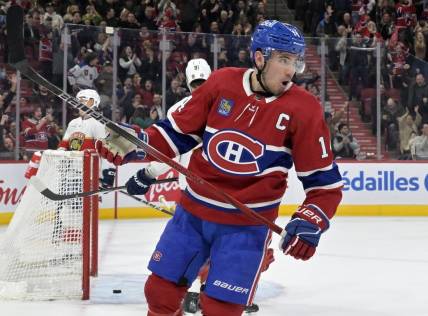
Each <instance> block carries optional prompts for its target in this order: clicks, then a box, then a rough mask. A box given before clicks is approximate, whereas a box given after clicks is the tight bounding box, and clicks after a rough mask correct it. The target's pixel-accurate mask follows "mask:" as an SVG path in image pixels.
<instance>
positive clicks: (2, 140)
mask: <svg viewBox="0 0 428 316" xmlns="http://www.w3.org/2000/svg"><path fill="white" fill-rule="evenodd" d="M8 123H9V115H7V114H3V115H2V116H1V119H0V158H2V159H12V158H13V152H14V144H13V141H12V139H11V138H10V137H7V136H6V130H7V125H8Z"/></svg>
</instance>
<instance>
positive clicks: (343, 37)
mask: <svg viewBox="0 0 428 316" xmlns="http://www.w3.org/2000/svg"><path fill="white" fill-rule="evenodd" d="M337 33H338V34H339V36H340V38H339V39H338V40H337V42H336V46H335V50H336V51H337V52H338V54H339V83H340V84H347V82H348V67H349V66H348V63H347V60H346V58H347V54H348V33H347V31H346V28H345V26H343V25H340V26H339V27H338V28H337Z"/></svg>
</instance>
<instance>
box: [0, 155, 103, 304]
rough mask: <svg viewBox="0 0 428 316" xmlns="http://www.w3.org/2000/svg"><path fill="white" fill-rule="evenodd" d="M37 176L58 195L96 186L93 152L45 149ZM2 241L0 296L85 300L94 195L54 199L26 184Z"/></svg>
mask: <svg viewBox="0 0 428 316" xmlns="http://www.w3.org/2000/svg"><path fill="white" fill-rule="evenodd" d="M37 177H38V178H40V180H41V181H43V183H45V184H46V185H47V187H48V188H49V189H51V190H52V191H54V192H56V193H59V194H72V193H77V192H82V191H89V190H96V189H98V181H99V180H98V179H99V158H98V156H97V154H96V153H95V152H94V151H82V152H76V151H61V150H57V151H55V150H46V151H44V152H43V155H42V159H41V162H40V168H39V170H38V172H37ZM2 237H3V238H2V239H1V242H0V300H5V299H18V300H53V299H73V298H74V299H79V298H80V299H89V296H90V276H91V275H92V276H96V275H97V272H98V271H97V264H98V260H97V258H98V196H90V197H84V198H73V199H68V200H63V201H52V200H49V199H47V198H46V197H44V196H43V195H41V194H40V193H39V192H38V191H37V190H36V189H35V188H33V187H32V185H28V186H27V188H26V190H25V193H24V195H23V197H22V199H21V201H20V203H19V205H18V207H17V209H16V211H15V213H14V215H13V218H12V220H11V222H10V223H9V226H8V227H7V229H6V231H5V233H4V234H3V236H2Z"/></svg>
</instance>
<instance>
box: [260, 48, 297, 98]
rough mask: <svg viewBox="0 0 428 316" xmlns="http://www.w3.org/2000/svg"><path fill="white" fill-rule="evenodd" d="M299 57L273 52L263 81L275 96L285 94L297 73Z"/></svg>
mask: <svg viewBox="0 0 428 316" xmlns="http://www.w3.org/2000/svg"><path fill="white" fill-rule="evenodd" d="M297 60H298V56H297V55H295V54H290V53H283V52H276V51H274V52H272V56H271V58H269V60H268V62H267V65H266V68H265V71H264V75H263V79H264V84H265V86H266V87H267V88H268V89H269V90H270V91H271V92H272V93H273V94H274V95H280V94H282V93H283V92H284V90H285V88H286V86H287V84H288V83H289V82H290V81H291V79H292V78H293V76H294V74H295V73H296V63H297Z"/></svg>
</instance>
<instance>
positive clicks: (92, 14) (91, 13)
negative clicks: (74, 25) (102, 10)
mask: <svg viewBox="0 0 428 316" xmlns="http://www.w3.org/2000/svg"><path fill="white" fill-rule="evenodd" d="M85 10H86V13H85V14H84V15H83V17H82V19H83V20H86V21H88V22H89V25H99V24H100V22H101V21H102V19H103V18H102V17H101V15H100V14H99V13H98V12H97V10H96V9H95V6H94V5H92V4H90V5H87V6H86V8H85Z"/></svg>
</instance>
